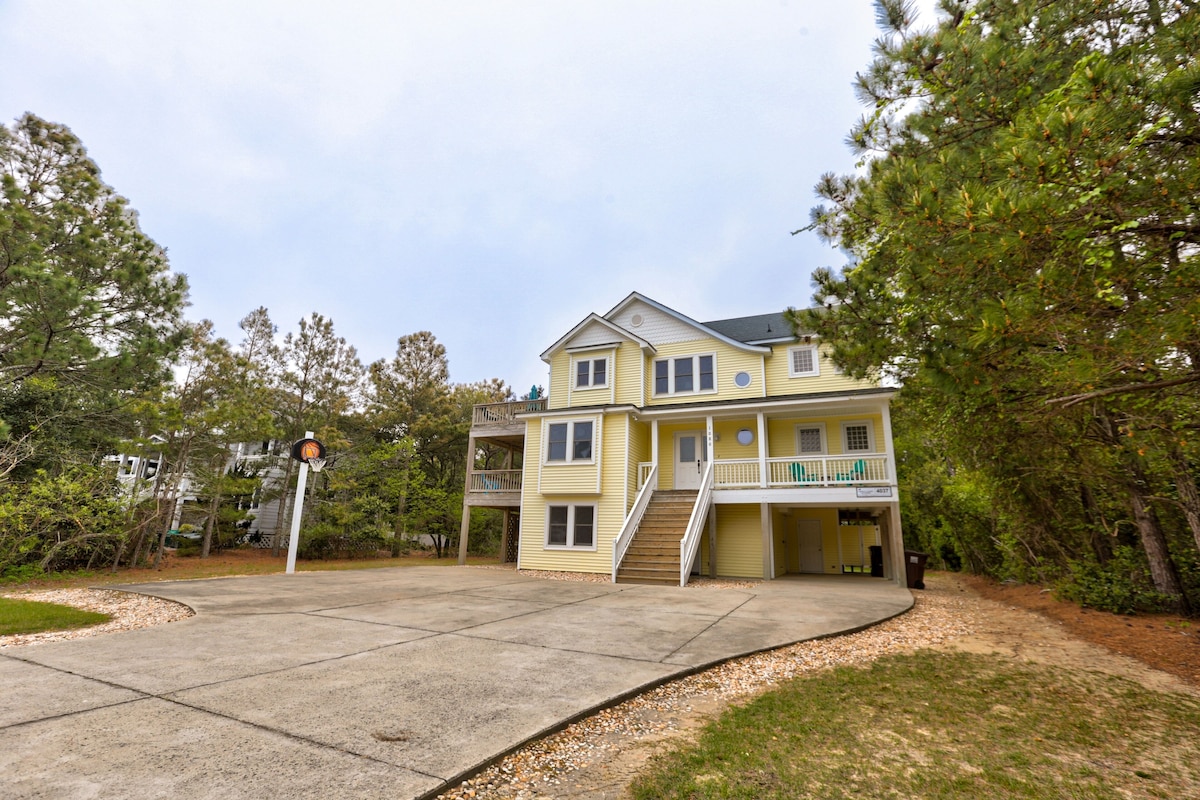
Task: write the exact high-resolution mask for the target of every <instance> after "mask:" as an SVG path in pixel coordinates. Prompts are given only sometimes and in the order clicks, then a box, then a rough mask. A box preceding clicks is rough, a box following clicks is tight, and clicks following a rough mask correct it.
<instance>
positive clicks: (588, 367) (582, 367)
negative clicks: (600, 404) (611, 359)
mask: <svg viewBox="0 0 1200 800" xmlns="http://www.w3.org/2000/svg"><path fill="white" fill-rule="evenodd" d="M607 385H608V359H607V358H585V359H581V360H579V361H576V362H575V388H576V389H594V388H596V387H598V386H607Z"/></svg>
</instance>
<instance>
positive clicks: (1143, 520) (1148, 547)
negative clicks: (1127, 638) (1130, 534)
mask: <svg viewBox="0 0 1200 800" xmlns="http://www.w3.org/2000/svg"><path fill="white" fill-rule="evenodd" d="M1125 460H1126V468H1127V469H1128V470H1130V472H1129V474H1128V480H1127V481H1126V486H1127V488H1128V491H1129V502H1130V505H1131V507H1132V509H1133V520H1134V523H1136V525H1137V529H1138V534H1139V535H1140V538H1141V540H1142V549H1143V550H1145V552H1146V560H1147V561H1148V562H1149V563H1150V577H1151V579H1152V580H1153V581H1154V588H1155V589H1156V590H1157V591H1158V592H1159V593H1160V594H1164V595H1166V596H1167V597H1169V598H1170V599H1171V602H1172V604H1173V605H1174V610H1176V611H1178V612H1179V613H1181V614H1190V613H1191V608H1190V606H1189V604H1188V600H1187V596H1186V595H1184V593H1183V583H1182V582H1181V581H1180V580H1179V571H1178V570H1177V569H1176V568H1175V562H1174V561H1173V560H1171V552H1170V550H1169V549H1168V548H1167V537H1166V536H1164V535H1163V532H1162V526H1160V525H1159V523H1158V516H1157V515H1156V514H1155V513H1154V509H1153V508H1151V507H1150V504H1149V502H1148V492H1146V490H1145V489H1144V488H1143V487H1145V485H1146V482H1145V475H1144V474H1143V472H1142V469H1141V466H1140V465H1138V464H1137V463H1136V462H1135V461H1134V460H1133V459H1132V458H1129V459H1125Z"/></svg>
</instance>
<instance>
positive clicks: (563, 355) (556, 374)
mask: <svg viewBox="0 0 1200 800" xmlns="http://www.w3.org/2000/svg"><path fill="white" fill-rule="evenodd" d="M570 378H571V355H570V354H569V353H568V352H567V351H566V350H559V351H558V352H557V353H555V354H554V355H552V356H551V357H550V386H549V387H548V390H549V392H550V398H549V399H548V400H547V401H546V408H549V409H554V408H566V407H567V402H568V400H569V398H570V391H569V390H568V387H569V385H570V384H569V383H568V381H569V380H570Z"/></svg>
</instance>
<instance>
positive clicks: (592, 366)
mask: <svg viewBox="0 0 1200 800" xmlns="http://www.w3.org/2000/svg"><path fill="white" fill-rule="evenodd" d="M585 361H586V362H587V363H588V382H587V384H586V385H584V386H580V385H579V365H580V364H581V363H583V362H585ZM597 361H603V362H605V363H604V383H596V362H597ZM608 361H609V359H608V356H600V357H598V358H573V359H571V388H572V389H573V390H574V391H577V392H586V391H587V390H588V389H607V388H608V380H609V378H608V376H609V375H610V374H612V372H611V370H610V369H609V366H610V364H609V363H608Z"/></svg>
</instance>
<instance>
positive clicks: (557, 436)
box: [546, 419, 593, 463]
mask: <svg viewBox="0 0 1200 800" xmlns="http://www.w3.org/2000/svg"><path fill="white" fill-rule="evenodd" d="M592 429H593V424H592V421H591V420H583V419H577V420H573V421H571V422H552V423H550V425H548V426H547V431H546V461H547V462H559V463H568V462H571V461H591V460H592Z"/></svg>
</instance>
